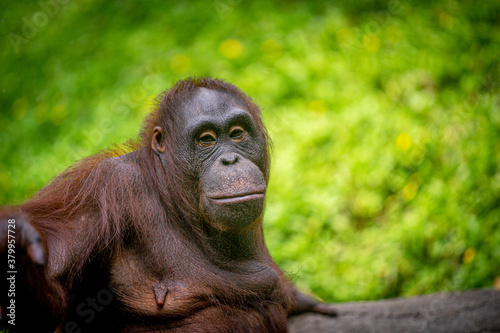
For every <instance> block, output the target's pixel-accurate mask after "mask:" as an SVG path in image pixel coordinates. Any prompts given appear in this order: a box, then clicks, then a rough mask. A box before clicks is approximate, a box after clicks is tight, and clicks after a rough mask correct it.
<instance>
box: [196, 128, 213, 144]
mask: <svg viewBox="0 0 500 333" xmlns="http://www.w3.org/2000/svg"><path fill="white" fill-rule="evenodd" d="M216 141H217V137H216V136H215V133H214V132H212V131H205V132H203V133H201V135H200V136H199V138H198V144H199V145H200V146H202V147H211V146H213V145H215V142H216Z"/></svg>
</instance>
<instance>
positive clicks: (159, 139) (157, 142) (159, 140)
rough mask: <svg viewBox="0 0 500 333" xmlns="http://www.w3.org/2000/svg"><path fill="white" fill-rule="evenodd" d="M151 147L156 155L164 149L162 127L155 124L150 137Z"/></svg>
mask: <svg viewBox="0 0 500 333" xmlns="http://www.w3.org/2000/svg"><path fill="white" fill-rule="evenodd" d="M151 148H153V150H154V151H155V153H157V154H158V155H160V154H162V153H163V152H164V151H165V135H164V134H163V128H161V127H160V126H156V127H155V128H153V139H151Z"/></svg>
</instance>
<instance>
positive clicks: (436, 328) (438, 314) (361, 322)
mask: <svg viewBox="0 0 500 333" xmlns="http://www.w3.org/2000/svg"><path fill="white" fill-rule="evenodd" d="M337 310H338V316H337V317H327V316H323V315H318V314H311V313H306V314H302V315H298V316H294V317H291V318H290V319H289V330H290V333H299V332H300V333H302V332H305V333H314V332H319V333H328V332H335V333H343V332H349V333H356V332H373V333H378V332H380V333H388V332H397V333H403V332H412V333H418V332H433V333H440V332H450V333H460V332H484V333H485V332H500V291H499V290H491V289H486V290H475V291H465V292H455V293H439V294H431V295H426V296H418V297H412V298H395V299H388V300H381V301H369V302H349V303H338V305H337Z"/></svg>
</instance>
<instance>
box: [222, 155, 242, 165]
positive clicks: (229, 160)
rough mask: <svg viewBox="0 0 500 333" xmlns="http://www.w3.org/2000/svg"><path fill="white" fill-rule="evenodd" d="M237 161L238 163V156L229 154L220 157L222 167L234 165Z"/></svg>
mask: <svg viewBox="0 0 500 333" xmlns="http://www.w3.org/2000/svg"><path fill="white" fill-rule="evenodd" d="M237 161H238V155H236V154H231V155H226V156H222V157H221V162H222V164H223V165H231V164H234V163H236V162H237Z"/></svg>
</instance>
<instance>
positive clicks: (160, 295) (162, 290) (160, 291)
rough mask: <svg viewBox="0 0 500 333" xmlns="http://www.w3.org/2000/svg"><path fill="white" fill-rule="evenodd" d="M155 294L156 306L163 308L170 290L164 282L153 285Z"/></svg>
mask: <svg viewBox="0 0 500 333" xmlns="http://www.w3.org/2000/svg"><path fill="white" fill-rule="evenodd" d="M153 293H154V294H155V298H156V304H158V306H159V307H160V308H161V307H163V305H164V304H165V298H166V297H167V293H168V289H167V286H166V284H165V283H164V282H156V283H155V284H154V285H153Z"/></svg>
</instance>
